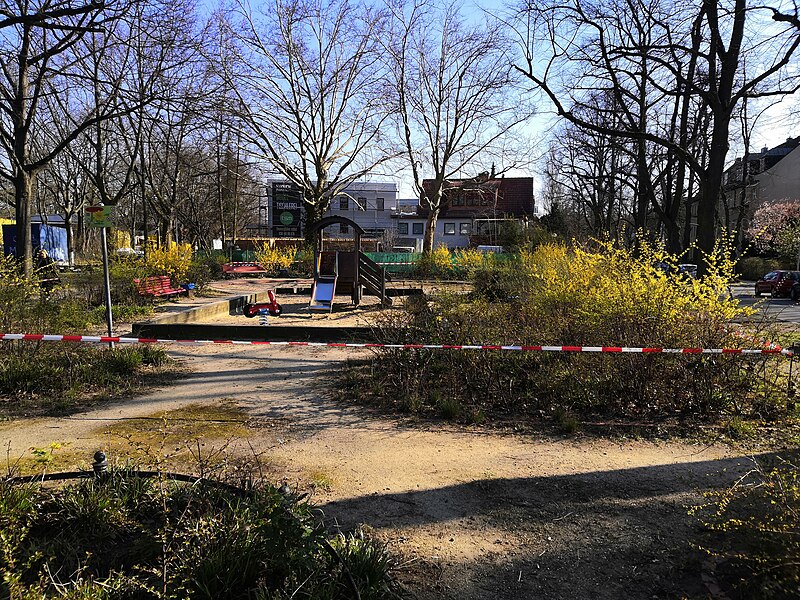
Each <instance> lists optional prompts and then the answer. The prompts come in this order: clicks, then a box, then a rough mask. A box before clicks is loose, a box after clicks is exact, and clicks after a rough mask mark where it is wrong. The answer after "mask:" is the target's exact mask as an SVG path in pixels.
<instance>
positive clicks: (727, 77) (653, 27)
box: [517, 0, 800, 253]
mask: <svg viewBox="0 0 800 600" xmlns="http://www.w3.org/2000/svg"><path fill="white" fill-rule="evenodd" d="M769 4H770V3H766V4H764V3H761V4H750V3H748V2H747V1H746V0H728V1H726V2H716V1H713V0H701V1H698V2H693V3H688V4H686V3H684V4H677V5H676V4H674V3H671V2H669V3H668V2H665V1H662V0H609V1H607V2H600V3H591V4H590V3H586V2H583V1H582V0H570V1H568V2H564V3H558V4H556V3H551V2H549V1H546V2H543V3H534V2H528V3H527V4H526V6H525V7H524V9H523V10H522V12H521V14H522V17H523V19H522V21H521V22H520V23H521V24H520V25H518V27H517V32H518V33H520V36H521V38H520V39H521V40H522V42H523V46H524V48H525V52H524V57H523V59H522V61H521V62H520V64H518V65H517V68H518V69H519V71H520V72H521V73H524V74H525V76H527V77H528V78H529V79H530V80H531V81H532V82H534V83H535V84H536V85H537V86H538V87H539V88H540V89H541V90H543V91H544V92H545V94H546V95H547V96H548V98H549V99H550V101H551V102H552V103H553V105H554V106H555V107H556V110H557V111H558V113H559V115H561V116H563V117H565V118H566V119H568V120H570V121H571V122H573V123H575V124H577V125H579V126H581V127H584V128H587V129H591V130H593V131H599V132H601V133H606V134H609V135H614V136H617V137H623V138H628V139H630V140H634V141H635V142H636V143H637V144H638V145H639V146H640V148H641V150H640V152H639V153H638V155H637V160H638V163H639V166H638V167H637V174H638V175H639V177H640V188H639V194H640V198H639V202H644V200H645V195H650V197H651V198H650V204H651V206H653V207H654V208H655V209H656V211H657V212H659V209H660V208H661V210H660V213H659V216H660V217H661V218H662V219H663V220H664V222H665V224H667V225H668V226H669V229H670V231H671V236H672V238H674V237H675V235H676V232H677V219H676V216H677V214H678V210H679V208H680V204H681V203H682V202H683V201H684V200H685V196H687V195H688V194H687V187H688V186H689V185H691V182H694V183H695V184H696V185H697V186H698V187H699V193H698V199H697V202H696V205H697V243H698V246H699V248H700V249H701V250H702V251H704V252H705V253H708V252H710V251H711V249H712V248H713V246H714V244H715V241H716V211H717V205H718V202H719V200H720V191H721V185H722V173H723V170H724V167H725V160H726V156H727V152H728V147H729V138H730V123H731V119H732V116H733V115H734V111H735V110H736V106H737V105H738V104H739V103H740V102H741V101H742V100H743V99H744V98H746V97H749V98H757V97H766V96H773V95H784V94H790V93H792V92H794V91H795V90H797V89H798V80H797V73H796V72H793V71H792V70H791V69H790V68H789V66H790V64H791V59H792V57H793V55H794V54H795V52H796V50H797V47H798V45H800V30H798V28H797V27H796V24H795V21H796V20H797V7H796V6H795V8H794V12H793V13H789V14H785V13H783V12H780V11H779V9H780V6H781V4H780V3H777V2H776V3H773V6H770V5H769ZM745 56H750V57H751V59H750V60H749V61H748V62H747V69H745V68H744V60H743V59H744V57H745ZM598 88H600V89H605V90H608V91H609V92H610V93H611V94H613V95H614V97H615V98H616V99H617V103H618V107H619V110H621V111H624V114H625V115H626V119H627V121H628V123H627V124H626V127H624V128H608V127H605V126H598V125H597V124H596V123H591V122H589V121H587V120H586V119H584V118H581V116H580V115H579V114H578V113H577V112H576V111H575V110H574V107H575V106H582V105H583V103H582V99H583V97H584V93H585V91H586V90H587V89H598ZM667 100H671V101H670V102H667ZM659 103H661V104H662V107H661V108H660V109H659V107H658V104H659ZM670 106H671V107H672V108H671V109H670V108H669V107H670ZM706 116H707V117H708V120H709V121H710V122H709V123H708V134H707V135H706V132H705V131H704V130H703V129H702V128H700V127H697V125H701V126H702V125H703V124H705V122H706ZM650 123H653V124H656V125H657V126H656V127H653V126H649V125H648V124H650ZM648 143H649V144H654V145H656V146H660V147H662V148H665V149H666V150H668V151H669V153H671V155H670V156H667V157H666V160H667V161H668V162H671V163H672V164H671V166H669V167H668V168H667V169H666V170H665V171H664V173H666V174H671V176H672V177H673V187H672V190H673V191H672V193H671V194H670V199H669V202H668V203H667V204H665V205H663V206H659V205H658V204H657V202H656V201H655V200H654V198H653V195H654V194H655V188H656V186H655V185H653V180H652V179H651V178H650V177H649V175H648V172H647V167H648V165H647V161H646V157H647V151H646V144H648ZM686 169H688V170H689V171H690V172H691V173H690V174H689V175H686V174H685V170H686ZM639 224H642V221H641V218H640V219H639Z"/></svg>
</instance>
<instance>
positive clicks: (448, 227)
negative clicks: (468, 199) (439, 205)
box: [444, 223, 456, 235]
mask: <svg viewBox="0 0 800 600" xmlns="http://www.w3.org/2000/svg"><path fill="white" fill-rule="evenodd" d="M444 234H445V235H455V234H456V224H455V223H445V224H444Z"/></svg>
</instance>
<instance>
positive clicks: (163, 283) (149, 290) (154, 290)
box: [133, 275, 186, 299]
mask: <svg viewBox="0 0 800 600" xmlns="http://www.w3.org/2000/svg"><path fill="white" fill-rule="evenodd" d="M133 284H134V285H135V286H136V293H137V294H139V295H140V296H151V297H152V298H153V299H155V298H170V297H172V296H177V295H178V294H183V293H184V292H186V290H185V289H183V288H179V287H177V288H176V287H172V282H171V281H170V280H169V277H168V276H166V275H153V276H150V277H145V278H144V279H134V280H133Z"/></svg>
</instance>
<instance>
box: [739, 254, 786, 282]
mask: <svg viewBox="0 0 800 600" xmlns="http://www.w3.org/2000/svg"><path fill="white" fill-rule="evenodd" d="M775 269H794V265H792V264H787V263H786V261H784V260H779V259H776V258H762V257H760V256H748V257H747V258H743V259H741V260H740V261H739V262H738V263H737V265H736V272H737V273H738V274H739V275H740V276H741V278H742V279H746V280H749V281H756V280H758V279H761V277H763V276H764V275H766V274H767V273H769V272H770V271H774V270H775Z"/></svg>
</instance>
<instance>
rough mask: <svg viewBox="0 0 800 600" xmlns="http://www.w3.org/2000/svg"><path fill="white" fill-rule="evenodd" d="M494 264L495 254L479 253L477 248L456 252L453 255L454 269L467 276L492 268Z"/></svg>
mask: <svg viewBox="0 0 800 600" xmlns="http://www.w3.org/2000/svg"><path fill="white" fill-rule="evenodd" d="M494 262H495V258H494V253H492V252H478V251H477V250H476V249H475V248H468V249H466V250H456V251H455V252H454V253H453V267H455V268H456V270H458V271H459V272H464V273H467V274H472V273H474V272H475V271H477V270H478V269H481V268H487V267H491V266H492V265H493V264H494Z"/></svg>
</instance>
